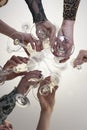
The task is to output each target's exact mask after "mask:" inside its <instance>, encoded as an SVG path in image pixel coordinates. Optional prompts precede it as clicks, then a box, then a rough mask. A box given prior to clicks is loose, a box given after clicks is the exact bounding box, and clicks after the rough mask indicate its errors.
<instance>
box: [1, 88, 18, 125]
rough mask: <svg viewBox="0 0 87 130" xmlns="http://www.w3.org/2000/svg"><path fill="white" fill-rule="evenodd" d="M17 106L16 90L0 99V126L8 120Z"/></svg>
mask: <svg viewBox="0 0 87 130" xmlns="http://www.w3.org/2000/svg"><path fill="white" fill-rule="evenodd" d="M15 105H16V88H15V89H14V90H13V91H12V92H11V93H9V94H7V95H4V96H3V97H1V98H0V124H2V123H3V121H4V120H5V119H6V118H7V116H8V115H9V114H10V113H11V112H12V110H13V109H14V107H15Z"/></svg>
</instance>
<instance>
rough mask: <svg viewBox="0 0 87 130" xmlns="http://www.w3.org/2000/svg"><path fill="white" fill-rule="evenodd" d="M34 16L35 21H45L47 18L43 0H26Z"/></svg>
mask: <svg viewBox="0 0 87 130" xmlns="http://www.w3.org/2000/svg"><path fill="white" fill-rule="evenodd" d="M25 2H26V3H27V5H28V7H29V9H30V12H31V14H32V17H33V22H34V23H38V22H44V21H46V20H47V18H46V15H45V13H44V9H43V5H42V1H41V0H25Z"/></svg>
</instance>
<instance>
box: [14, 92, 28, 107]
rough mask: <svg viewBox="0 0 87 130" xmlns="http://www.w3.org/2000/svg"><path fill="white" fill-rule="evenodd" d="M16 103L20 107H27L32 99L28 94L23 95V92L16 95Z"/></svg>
mask: <svg viewBox="0 0 87 130" xmlns="http://www.w3.org/2000/svg"><path fill="white" fill-rule="evenodd" d="M16 103H17V105H18V106H19V107H27V106H29V105H30V101H29V99H28V98H27V97H26V96H23V95H22V94H17V95H16Z"/></svg>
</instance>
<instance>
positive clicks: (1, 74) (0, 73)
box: [0, 63, 34, 85]
mask: <svg viewBox="0 0 87 130" xmlns="http://www.w3.org/2000/svg"><path fill="white" fill-rule="evenodd" d="M32 67H34V65H33V63H32V64H31V65H30V66H29V64H28V63H27V64H25V63H22V64H18V65H17V66H14V67H13V68H7V69H5V70H4V69H3V68H2V67H1V66H0V85H3V84H4V83H5V81H6V77H7V76H8V75H9V74H11V73H13V72H14V73H21V72H25V71H26V72H29V71H30V70H31V68H32Z"/></svg>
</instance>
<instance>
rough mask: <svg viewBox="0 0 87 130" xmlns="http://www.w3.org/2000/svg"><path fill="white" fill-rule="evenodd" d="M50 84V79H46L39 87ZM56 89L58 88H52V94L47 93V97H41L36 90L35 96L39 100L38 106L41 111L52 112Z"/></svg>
mask: <svg viewBox="0 0 87 130" xmlns="http://www.w3.org/2000/svg"><path fill="white" fill-rule="evenodd" d="M50 82H51V78H50V77H46V78H45V79H44V80H43V81H42V82H41V83H40V87H41V86H43V85H46V84H48V83H50ZM57 88H58V86H54V89H53V91H52V93H49V94H48V95H47V96H43V95H41V94H40V93H39V90H38V93H37V96H38V98H39V102H40V106H41V111H44V112H52V110H53V106H54V103H55V92H56V90H57ZM39 89H40V88H39Z"/></svg>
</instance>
